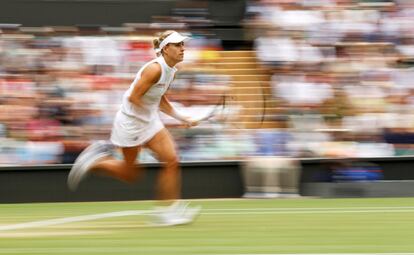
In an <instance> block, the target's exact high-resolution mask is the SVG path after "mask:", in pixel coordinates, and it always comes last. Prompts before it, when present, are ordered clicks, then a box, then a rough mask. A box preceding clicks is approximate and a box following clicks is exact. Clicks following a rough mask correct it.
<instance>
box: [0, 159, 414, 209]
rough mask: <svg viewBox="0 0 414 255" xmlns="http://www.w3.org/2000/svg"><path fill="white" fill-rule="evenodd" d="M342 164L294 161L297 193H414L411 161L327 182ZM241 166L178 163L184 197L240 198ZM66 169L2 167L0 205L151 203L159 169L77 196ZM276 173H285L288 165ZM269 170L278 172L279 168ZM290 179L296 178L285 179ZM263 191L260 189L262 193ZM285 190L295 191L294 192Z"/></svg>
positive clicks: (89, 184) (94, 180)
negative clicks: (376, 173)
mask: <svg viewBox="0 0 414 255" xmlns="http://www.w3.org/2000/svg"><path fill="white" fill-rule="evenodd" d="M342 160H345V159H335V160H332V159H302V160H299V161H298V162H300V171H299V172H298V175H297V177H298V179H299V180H296V183H297V184H298V187H297V190H298V193H299V195H301V196H322V197H362V196H375V197H379V196H381V197H387V196H388V197H392V196H413V195H414V185H411V182H414V171H412V168H413V167H412V166H413V163H414V157H392V158H365V159H352V160H353V162H369V163H372V164H375V165H377V166H379V168H380V169H381V171H382V176H383V178H382V179H381V180H375V181H358V182H347V183H346V182H332V181H329V180H327V179H326V176H329V174H330V173H331V172H332V170H331V166H332V163H335V162H336V163H337V162H338V161H342ZM346 160H347V161H349V160H350V159H346ZM280 162H282V161H280ZM286 162H288V161H286ZM245 164H246V161H216V162H211V161H209V162H183V163H182V164H181V166H182V176H183V182H182V183H183V192H182V193H183V198H185V199H195V198H241V197H243V196H244V195H245V193H246V191H249V188H248V186H249V185H250V184H251V183H249V182H248V181H247V182H245V181H244V180H243V171H242V169H244V166H245ZM280 165H283V164H279V166H280ZM70 167H71V165H45V166H8V167H1V168H0V203H23V202H24V203H29V202H72V201H116V200H148V199H153V198H154V186H155V185H154V184H155V179H156V175H157V172H158V169H159V167H160V165H159V164H144V167H145V168H146V170H147V171H146V174H145V176H144V179H143V180H141V181H139V182H137V183H136V184H133V185H126V184H124V183H120V182H118V181H115V180H113V179H109V178H105V177H101V176H91V177H90V178H87V179H86V180H85V182H83V183H81V185H80V187H79V189H78V190H77V191H76V192H71V191H70V190H69V189H68V188H67V185H66V179H67V175H68V173H69V170H70ZM279 169H289V167H288V168H279ZM295 171H296V170H295ZM259 172H260V171H259ZM270 172H272V171H270ZM274 172H275V173H276V174H280V173H283V171H279V170H277V171H274ZM264 176H266V175H264ZM281 176H282V175H279V176H277V175H276V176H275V177H273V181H274V183H276V185H280V183H282V186H281V189H279V190H278V189H274V190H277V192H281V191H283V190H284V189H283V188H284V187H285V188H289V187H295V186H294V185H293V186H292V185H291V184H292V183H295V182H294V181H292V179H291V178H290V179H289V178H287V179H286V180H290V181H287V182H283V181H282V182H280V180H285V179H283V177H282V178H280V177H281ZM292 176H295V175H290V177H292ZM262 177H263V176H262ZM278 178H279V179H278ZM271 183H272V182H271V181H270V182H265V184H266V185H271ZM289 183H290V184H289ZM285 184H286V185H285ZM356 187H358V189H359V191H358V192H356V190H357V189H356ZM266 188H268V187H266ZM266 188H265V189H263V190H264V191H266ZM279 188H280V186H279ZM329 188H330V189H331V190H329ZM379 189H380V190H379ZM263 190H262V191H263ZM288 190H289V189H288ZM290 191H295V188H294V189H293V190H292V189H290Z"/></svg>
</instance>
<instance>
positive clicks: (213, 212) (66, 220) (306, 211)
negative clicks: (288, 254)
mask: <svg viewBox="0 0 414 255" xmlns="http://www.w3.org/2000/svg"><path fill="white" fill-rule="evenodd" d="M378 208H379V209H378ZM401 212H402V213H407V212H414V207H352V208H340V209H338V208H251V209H248V208H242V209H234V208H229V209H205V210H203V211H202V213H201V214H202V215H243V214H244V215H256V214H332V213H401ZM151 213H153V212H152V211H145V210H141V211H138V210H129V211H119V212H110V213H101V214H91V215H82V216H75V217H67V218H58V219H50V220H41V221H32V222H25V223H18V224H12V225H5V226H0V231H6V230H17V229H26V228H36V227H46V226H52V225H60V224H65V223H72V222H80V221H89V220H97V219H104V218H112V217H121V216H134V215H146V214H151ZM257 255H260V254H257ZM344 255H345V254H344ZM413 255H414V254H413Z"/></svg>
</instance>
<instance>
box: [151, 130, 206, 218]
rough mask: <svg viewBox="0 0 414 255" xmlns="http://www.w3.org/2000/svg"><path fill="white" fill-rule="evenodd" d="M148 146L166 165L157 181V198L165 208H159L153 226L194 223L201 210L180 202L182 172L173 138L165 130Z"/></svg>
mask: <svg viewBox="0 0 414 255" xmlns="http://www.w3.org/2000/svg"><path fill="white" fill-rule="evenodd" d="M147 146H148V148H149V149H151V150H152V151H153V152H154V153H155V154H156V155H157V157H158V159H159V161H161V162H162V163H163V164H164V166H163V169H162V170H161V172H160V173H159V175H158V181H157V196H158V198H159V199H160V200H161V201H164V207H161V208H158V210H157V213H156V214H155V215H154V218H153V224H156V225H165V226H172V225H182V224H189V223H191V222H193V221H194V219H195V218H196V217H197V216H198V214H199V212H200V209H201V208H200V207H189V206H188V203H186V202H183V201H179V200H178V199H179V198H180V196H181V171H180V167H179V159H178V154H177V150H176V147H175V143H174V140H173V138H172V136H171V135H170V133H169V132H168V131H167V129H165V128H164V129H162V130H161V131H160V132H158V133H157V135H155V137H154V138H153V139H151V140H150V141H149V142H148V143H147ZM166 205H168V206H166Z"/></svg>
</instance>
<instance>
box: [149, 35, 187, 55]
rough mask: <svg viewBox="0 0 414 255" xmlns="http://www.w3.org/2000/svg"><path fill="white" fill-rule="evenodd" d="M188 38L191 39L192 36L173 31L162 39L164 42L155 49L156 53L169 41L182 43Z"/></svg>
mask: <svg viewBox="0 0 414 255" xmlns="http://www.w3.org/2000/svg"><path fill="white" fill-rule="evenodd" d="M188 39H190V38H189V37H187V36H182V35H180V34H179V33H177V32H174V33H171V34H170V35H169V36H167V37H166V38H164V40H162V42H161V43H160V46H159V47H158V48H156V49H155V52H156V53H158V52H160V51H161V50H162V49H163V48H164V47H165V46H166V45H167V44H169V43H180V42H184V41H186V40H188Z"/></svg>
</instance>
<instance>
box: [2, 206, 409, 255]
mask: <svg viewBox="0 0 414 255" xmlns="http://www.w3.org/2000/svg"><path fill="white" fill-rule="evenodd" d="M193 204H194V205H202V206H203V211H202V214H201V215H200V217H199V218H198V220H197V221H196V222H195V223H194V224H192V225H188V226H178V227H166V228H165V227H164V228H163V227H150V226H148V225H147V224H146V220H147V219H148V218H147V217H148V216H146V215H145V213H146V212H148V210H150V209H151V208H152V206H153V205H154V202H152V201H144V202H139V201H137V202H135V201H132V202H94V203H39V204H3V205H0V229H2V230H0V254H79V255H80V254H145V255H153V254H165V255H166V254H177V255H178V254H287V253H289V254H308V253H330V254H338V253H363V254H372V253H392V254H396V253H413V254H414V198H391V199H271V200H247V199H246V200H244V199H239V200H194V201H193ZM114 212H116V213H117V214H118V215H117V214H116V213H114ZM108 213H111V214H108ZM120 215H124V216H120ZM78 216H79V217H78ZM74 217H76V218H74ZM88 217H89V218H88ZM56 219H59V220H56ZM51 220H56V221H51ZM33 222H37V225H36V224H33ZM21 223H25V224H21ZM16 224H21V225H16ZM16 226H18V227H16ZM7 228H10V229H9V230H7ZM5 229H6V230H5Z"/></svg>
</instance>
